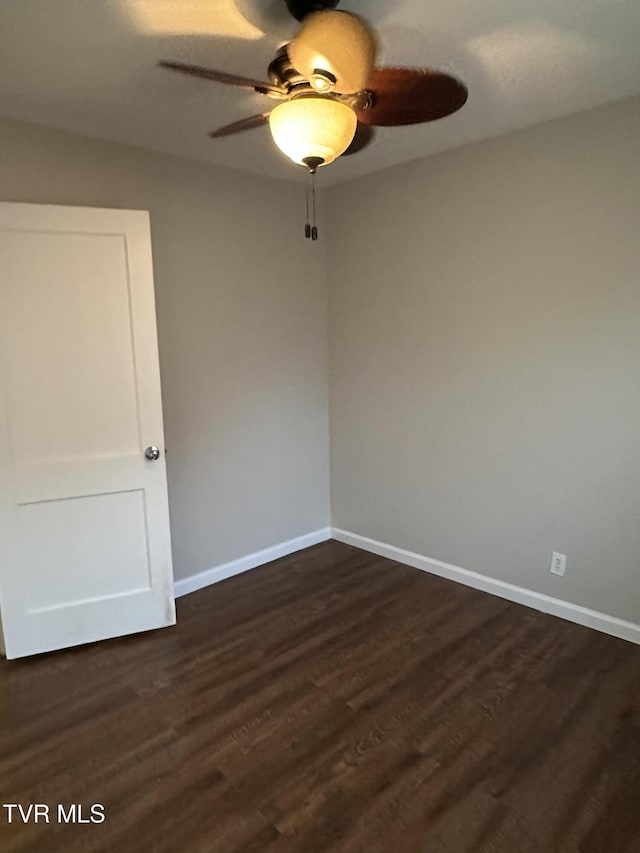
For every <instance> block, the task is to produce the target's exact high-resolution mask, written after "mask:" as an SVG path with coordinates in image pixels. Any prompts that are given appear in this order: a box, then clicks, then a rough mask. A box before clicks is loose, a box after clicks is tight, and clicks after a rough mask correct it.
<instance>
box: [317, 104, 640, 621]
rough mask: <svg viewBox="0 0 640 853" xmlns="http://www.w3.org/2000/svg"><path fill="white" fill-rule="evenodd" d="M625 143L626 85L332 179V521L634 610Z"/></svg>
mask: <svg viewBox="0 0 640 853" xmlns="http://www.w3.org/2000/svg"><path fill="white" fill-rule="evenodd" d="M397 132H399V133H400V132H402V131H401V130H400V131H397ZM639 145H640V100H631V101H626V102H621V103H619V104H617V105H613V106H610V107H607V108H604V109H600V110H597V111H593V112H590V113H585V114H581V115H576V116H573V117H571V118H568V119H564V120H560V121H556V122H553V123H549V124H546V125H541V126H538V127H535V128H533V129H529V130H526V131H522V132H518V133H514V134H511V135H509V136H506V137H502V138H500V139H496V140H491V141H488V142H484V143H481V144H477V145H472V146H467V147H465V148H462V149H459V150H457V151H453V152H449V153H446V154H443V155H438V156H436V157H432V158H430V159H425V160H422V161H418V162H416V163H411V164H407V165H403V166H400V167H397V168H394V169H392V170H389V171H386V172H384V173H380V174H377V175H373V176H370V177H368V178H366V179H360V180H358V181H355V182H352V183H349V184H345V185H341V186H339V187H336V188H334V189H331V190H329V192H328V194H327V215H328V218H329V222H330V224H331V234H330V244H329V249H328V256H329V272H330V284H331V296H330V328H331V339H330V352H331V382H330V384H331V447H332V454H331V473H332V512H333V522H334V524H335V525H336V526H338V527H341V528H345V529H347V530H349V531H352V532H355V533H359V534H362V535H365V536H369V537H372V538H374V539H378V540H381V541H383V542H386V543H389V544H392V545H396V546H400V547H402V548H406V549H409V550H413V551H417V552H419V553H422V554H424V555H427V556H429V557H432V558H435V559H439V560H444V561H447V562H450V563H454V564H456V565H459V566H462V567H464V568H467V569H471V570H475V571H479V572H482V573H484V574H486V575H490V576H492V577H495V578H499V579H502V580H505V581H509V582H512V583H515V584H518V585H522V586H525V587H528V588H530V589H533V590H536V591H539V592H541V593H546V594H549V595H552V596H555V597H558V598H562V599H566V600H569V601H572V602H574V603H577V604H581V605H584V606H587V607H592V608H594V609H596V610H600V611H603V612H606V613H610V614H613V615H617V616H619V617H622V618H626V619H629V620H632V621H635V622H638V621H640V160H639V151H640V147H639ZM552 550H557V551H560V552H562V553H565V554H567V555H568V569H567V575H566V577H565V578H564V579H560V578H556V577H554V576H551V575H550V574H549V565H550V561H551V552H552Z"/></svg>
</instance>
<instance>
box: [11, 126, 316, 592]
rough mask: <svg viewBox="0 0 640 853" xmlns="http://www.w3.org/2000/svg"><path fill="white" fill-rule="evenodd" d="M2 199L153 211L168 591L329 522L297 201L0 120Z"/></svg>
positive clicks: (312, 260)
mask: <svg viewBox="0 0 640 853" xmlns="http://www.w3.org/2000/svg"><path fill="white" fill-rule="evenodd" d="M0 199H1V200H3V201H26V202H42V203H49V204H77V205H87V206H99V207H116V208H142V209H147V210H150V212H151V230H152V240H153V258H154V268H155V281H156V301H157V314H158V337H159V346H160V367H161V373H162V389H163V406H164V413H165V433H166V443H167V447H168V449H169V455H168V458H167V465H168V477H169V501H170V508H171V526H172V536H173V549H174V571H175V575H176V577H177V578H182V577H186V576H188V575H191V574H193V573H196V572H199V571H203V570H205V569H209V568H212V567H213V566H216V565H218V564H220V563H223V562H226V561H228V560H233V559H235V558H237V557H241V556H244V555H246V554H248V553H251V552H253V551H256V550H259V549H262V548H265V547H268V546H270V545H274V544H276V543H279V542H282V541H283V540H286V539H290V538H292V537H296V536H299V535H302V534H305V533H309V532H311V531H313V530H316V529H318V528H320V527H324V526H325V525H327V524H328V523H329V476H328V441H329V438H328V414H327V343H326V342H327V333H326V313H327V312H326V298H327V297H326V272H325V268H324V247H323V246H322V244H320V243H318V244H314V245H313V246H312V245H311V244H310V242H308V241H306V240H305V239H304V233H302V234H301V225H302V224H303V219H302V215H303V213H304V198H303V189H302V188H299V187H297V186H295V185H293V184H289V183H281V182H277V181H272V180H268V179H263V178H259V177H255V176H249V175H244V174H242V173H239V172H234V171H229V170H225V169H220V168H217V167H213V166H208V165H206V164H201V163H195V162H188V161H183V160H179V159H175V158H171V157H165V156H161V155H156V154H151V153H148V152H145V151H141V150H137V149H134V148H127V147H124V146H119V145H114V144H110V143H103V142H99V141H96V140H91V139H87V138H85V137H81V136H76V135H73V134H68V133H63V132H58V131H55V130H49V129H45V128H41V127H36V126H33V125H28V124H22V123H18V122H13V121H8V120H2V121H0Z"/></svg>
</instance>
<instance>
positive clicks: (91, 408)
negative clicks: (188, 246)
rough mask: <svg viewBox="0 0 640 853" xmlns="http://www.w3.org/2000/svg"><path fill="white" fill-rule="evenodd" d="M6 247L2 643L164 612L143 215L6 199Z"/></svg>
mask: <svg viewBox="0 0 640 853" xmlns="http://www.w3.org/2000/svg"><path fill="white" fill-rule="evenodd" d="M0 261H1V262H0V418H2V420H0V473H1V474H2V481H1V482H0V607H1V609H2V624H3V629H4V640H5V647H6V654H7V656H8V657H19V656H21V655H25V654H33V653H36V652H40V651H47V650H51V649H55V648H61V647H63V646H68V645H74V644H76V643H82V642H89V641H92V640H97V639H103V638H105V637H109V636H118V635H120V634H127V633H131V632H134V631H138V630H147V629H149V628H156V627H162V626H164V625H169V624H173V623H174V622H175V611H174V604H173V593H172V571H171V556H170V535H169V517H168V503H167V488H166V471H165V462H164V453H161V455H160V458H159V459H158V460H157V461H155V462H150V461H148V460H146V459H145V457H144V450H145V447H147V446H148V445H151V444H154V445H157V446H158V447H160V448H161V449H163V447H164V439H163V428H162V408H161V400H160V378H159V370H158V355H157V340H156V326H155V305H154V294H153V274H152V266H151V251H150V234H149V222H148V215H147V214H146V213H145V212H142V211H118V210H99V209H92V208H91V209H87V208H66V207H54V206H44V205H21V204H0Z"/></svg>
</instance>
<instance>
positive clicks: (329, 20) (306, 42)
mask: <svg viewBox="0 0 640 853" xmlns="http://www.w3.org/2000/svg"><path fill="white" fill-rule="evenodd" d="M288 51H289V58H290V59H291V62H292V64H293V67H294V68H295V69H296V71H299V72H300V74H302V76H303V77H305V78H306V79H307V80H309V81H310V83H311V85H312V86H313V85H314V78H316V79H319V80H321V79H322V78H321V77H320V76H318V75H316V72H317V71H328V72H329V73H330V74H331V76H332V77H334V78H335V81H336V82H335V84H334V90H335V91H336V92H341V93H342V94H351V93H353V92H361V91H362V90H363V89H366V88H367V83H368V82H369V77H370V76H371V71H372V70H373V65H374V62H375V55H376V44H375V40H374V37H373V35H372V33H371V30H370V29H369V27H368V26H367V25H366V24H365V22H364V21H362V20H361V19H360V18H359V17H358V16H357V15H352V14H351V13H350V12H339V11H336V10H328V11H324V12H314V13H312V14H311V15H308V16H307V17H306V18H305V19H304V22H303V24H302V27H301V28H300V31H299V32H298V35H297V36H296V37H295V38H294V40H293V41H292V42H291V44H290V45H289V48H288Z"/></svg>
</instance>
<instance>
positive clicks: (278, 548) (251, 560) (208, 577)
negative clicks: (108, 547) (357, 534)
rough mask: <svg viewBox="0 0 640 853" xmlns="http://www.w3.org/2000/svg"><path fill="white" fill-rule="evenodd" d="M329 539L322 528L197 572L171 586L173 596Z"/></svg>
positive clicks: (176, 596) (328, 529)
mask: <svg viewBox="0 0 640 853" xmlns="http://www.w3.org/2000/svg"><path fill="white" fill-rule="evenodd" d="M330 538H331V528H330V527H323V528H322V529H321V530H314V531H313V533H307V534H306V535H305V536H298V537H297V538H296V539H289V540H288V541H287V542H280V543H279V544H278V545H273V546H272V547H271V548H265V549H264V550H262V551H256V552H255V553H254V554H247V556H246V557H240V559H239V560H232V562H230V563H223V564H222V565H221V566H215V568H213V569H207V570H206V571H205V572H199V573H198V574H197V575H191V576H190V577H188V578H181V579H180V580H177V581H175V582H174V584H173V591H174V596H175V598H179V597H180V596H181V595H187V593H189V592H195V591H196V590H197V589H202V588H203V587H205V586H210V585H211V584H214V583H218V581H223V580H226V578H231V577H233V576H234V575H239V574H241V573H242V572H248V571H249V569H255V568H256V567H257V566H262V565H264V563H270V562H271V561H272V560H277V559H279V558H280V557H286V556H287V555H288V554H293V553H295V552H296V551H302V549H303V548H309V547H311V545H317V544H318V542H325V541H326V540H327V539H330Z"/></svg>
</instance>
